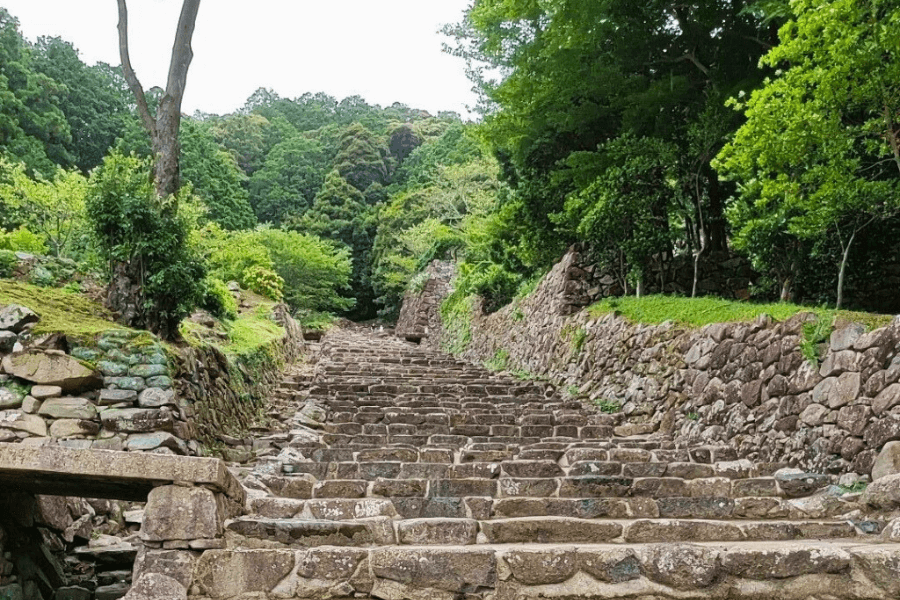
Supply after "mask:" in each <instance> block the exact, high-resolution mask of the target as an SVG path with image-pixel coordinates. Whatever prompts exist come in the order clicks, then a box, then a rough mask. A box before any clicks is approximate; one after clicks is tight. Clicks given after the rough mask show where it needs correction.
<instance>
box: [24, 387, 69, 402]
mask: <svg viewBox="0 0 900 600" xmlns="http://www.w3.org/2000/svg"><path fill="white" fill-rule="evenodd" d="M62 393H63V389H62V388H61V387H59V386H58V385H35V386H32V387H31V395H32V396H33V397H34V398H35V399H37V400H46V399H48V398H58V397H60V396H62Z"/></svg>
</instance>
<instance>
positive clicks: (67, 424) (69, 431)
mask: <svg viewBox="0 0 900 600" xmlns="http://www.w3.org/2000/svg"><path fill="white" fill-rule="evenodd" d="M99 432H100V424H99V423H97V422H95V421H86V420H84V419H57V420H55V421H53V423H51V424H50V437H54V438H59V439H65V438H72V437H85V436H89V435H97V433H99Z"/></svg>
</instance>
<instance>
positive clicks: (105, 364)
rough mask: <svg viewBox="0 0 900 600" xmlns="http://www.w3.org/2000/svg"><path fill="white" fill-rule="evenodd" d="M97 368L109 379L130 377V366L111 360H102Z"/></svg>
mask: <svg viewBox="0 0 900 600" xmlns="http://www.w3.org/2000/svg"><path fill="white" fill-rule="evenodd" d="M97 368H98V369H100V372H101V373H103V374H104V375H105V376H107V377H123V376H125V375H128V365H123V364H121V363H117V362H113V361H110V360H101V361H100V362H99V363H97Z"/></svg>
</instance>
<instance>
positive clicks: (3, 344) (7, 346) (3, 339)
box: [0, 331, 19, 354]
mask: <svg viewBox="0 0 900 600" xmlns="http://www.w3.org/2000/svg"><path fill="white" fill-rule="evenodd" d="M17 341H19V336H17V335H16V334H15V333H13V332H12V331H0V354H6V353H7V352H12V351H13V348H14V347H15V345H16V342H17Z"/></svg>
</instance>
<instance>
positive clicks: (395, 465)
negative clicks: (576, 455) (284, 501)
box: [289, 447, 830, 495]
mask: <svg viewBox="0 0 900 600" xmlns="http://www.w3.org/2000/svg"><path fill="white" fill-rule="evenodd" d="M423 453H424V454H425V455H426V456H425V458H432V456H429V455H430V454H431V453H430V451H428V450H424V449H423V452H421V453H420V451H418V450H415V449H413V448H408V447H394V448H371V449H365V450H360V451H355V450H353V449H352V448H346V449H339V448H334V449H330V452H326V451H324V450H322V449H318V450H312V451H310V452H308V453H307V454H309V455H310V456H311V457H317V458H319V459H323V458H325V457H326V456H329V457H334V458H337V459H338V460H315V459H314V460H313V461H312V462H293V463H289V464H290V467H291V468H292V469H293V470H292V473H309V474H310V475H312V476H313V477H315V478H316V479H320V480H321V479H366V480H369V481H374V480H375V479H379V478H382V479H459V478H487V479H497V478H500V479H506V478H512V479H544V478H559V477H595V476H604V477H626V478H648V477H649V478H663V477H665V478H676V479H683V480H691V479H710V478H717V477H724V478H726V479H758V478H759V477H760V473H759V469H758V468H757V467H756V465H754V464H753V463H750V462H749V461H735V462H734V463H714V464H711V465H707V464H703V463H664V462H639V463H628V462H625V463H623V462H610V461H579V462H576V463H573V464H571V465H563V466H561V465H560V464H559V463H557V462H556V461H553V460H517V459H515V458H514V454H515V453H514V452H512V451H506V450H496V451H488V450H484V451H478V452H475V451H471V450H465V449H463V450H461V451H460V452H459V454H458V457H459V460H458V462H456V461H454V455H453V453H451V452H449V451H448V452H447V453H439V454H438V455H437V458H439V459H442V460H439V461H437V462H429V461H427V460H420V455H421V454H423ZM473 457H474V458H482V457H486V458H488V460H469V459H471V458H473ZM813 481H820V482H821V485H815V486H814V487H815V489H818V488H820V487H823V486H824V485H827V484H828V483H829V482H830V478H827V477H824V478H816V479H814V480H813ZM810 487H811V488H812V487H813V485H812V484H810ZM815 489H811V490H810V491H808V492H807V493H806V494H801V495H808V493H811V492H812V491H815Z"/></svg>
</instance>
